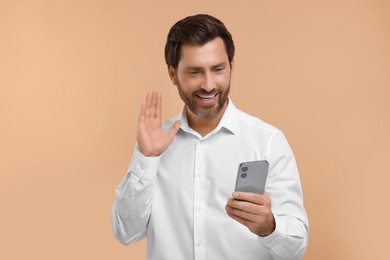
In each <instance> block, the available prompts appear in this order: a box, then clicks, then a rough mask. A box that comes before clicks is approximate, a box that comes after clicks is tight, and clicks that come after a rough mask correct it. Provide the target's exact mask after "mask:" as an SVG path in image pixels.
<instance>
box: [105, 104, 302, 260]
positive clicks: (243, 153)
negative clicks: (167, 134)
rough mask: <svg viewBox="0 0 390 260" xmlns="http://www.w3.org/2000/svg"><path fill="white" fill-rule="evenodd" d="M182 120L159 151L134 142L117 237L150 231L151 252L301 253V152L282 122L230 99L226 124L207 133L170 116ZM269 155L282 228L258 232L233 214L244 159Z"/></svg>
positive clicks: (177, 259) (156, 256)
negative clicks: (153, 153)
mask: <svg viewBox="0 0 390 260" xmlns="http://www.w3.org/2000/svg"><path fill="white" fill-rule="evenodd" d="M177 119H180V120H181V122H182V123H181V126H180V129H179V132H178V133H177V135H176V137H175V139H174V141H173V143H172V144H171V145H170V146H169V148H168V149H167V150H166V151H165V152H164V153H163V154H162V155H161V156H159V157H145V156H143V155H142V154H141V153H140V152H139V151H138V149H137V147H136V149H135V151H134V154H133V157H132V160H131V163H130V167H129V171H128V173H127V175H126V176H125V178H124V179H123V181H122V182H121V184H120V185H119V186H118V187H117V189H116V192H115V194H116V200H115V203H114V206H113V209H112V216H111V218H112V227H113V233H114V235H115V237H116V238H117V239H118V240H119V241H120V242H122V243H123V244H126V245H129V244H132V243H134V242H136V241H138V240H140V239H142V238H144V237H145V236H147V259H148V260H182V259H183V260H189V259H196V260H204V259H209V260H219V259H221V260H222V259H223V260H226V259H233V260H236V259H237V260H241V259H242V260H252V259H253V260H255V259H256V260H268V259H300V258H301V257H302V255H303V254H304V252H305V250H306V247H307V236H308V219H307V215H306V212H305V209H304V207H303V199H302V189H301V184H300V179H299V174H298V170H297V166H296V162H295V158H294V155H293V153H292V151H291V149H290V147H289V145H288V143H287V140H286V139H285V137H284V135H283V134H282V132H281V131H280V130H278V129H277V128H275V127H273V126H271V125H269V124H267V123H265V122H263V121H261V120H260V119H258V118H255V117H252V116H250V115H248V114H245V113H243V112H241V111H240V110H238V109H237V108H236V107H235V106H234V104H233V102H232V101H231V100H229V104H228V107H227V109H226V111H225V113H224V115H223V117H222V119H221V121H220V123H219V125H218V126H217V127H216V128H215V129H214V130H213V131H212V132H210V133H209V134H207V135H206V136H204V137H202V136H201V135H199V134H198V133H197V132H195V131H194V130H192V129H191V128H190V127H189V125H188V121H187V118H186V112H185V110H183V112H182V113H181V114H180V115H178V116H176V117H174V118H172V119H171V120H168V121H166V122H164V124H163V128H164V130H165V131H168V130H169V129H170V127H171V126H172V124H173V122H175V121H176V120H177ZM256 160H267V161H268V162H269V172H268V177H267V182H266V188H265V190H266V192H267V194H268V196H269V197H270V199H271V203H272V212H273V214H274V217H275V222H276V229H275V231H274V232H273V233H272V234H271V235H269V236H267V237H259V236H257V235H255V234H253V233H252V232H251V231H250V230H249V229H248V228H247V227H245V226H244V225H242V224H240V223H239V222H237V221H235V220H234V219H232V218H230V217H229V216H228V215H227V213H226V211H225V205H226V203H227V200H228V199H229V198H230V197H231V195H232V193H233V191H234V187H235V182H236V177H237V169H238V165H239V164H240V163H241V162H247V161H256Z"/></svg>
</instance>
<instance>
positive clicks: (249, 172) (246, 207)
mask: <svg viewBox="0 0 390 260" xmlns="http://www.w3.org/2000/svg"><path fill="white" fill-rule="evenodd" d="M268 167H269V164H268V162H267V161H266V160H261V161H252V162H243V163H241V164H240V165H239V166H238V171H237V180H236V188H235V192H233V194H232V198H230V199H229V200H228V202H227V204H226V207H225V209H226V212H227V214H228V215H229V216H230V217H231V218H233V219H235V220H237V221H238V222H240V223H241V224H243V225H244V226H246V227H247V228H248V229H249V230H250V231H251V232H253V233H255V234H256V235H258V236H268V235H270V234H271V233H272V232H273V231H274V230H275V225H276V224H275V219H274V215H273V214H272V211H271V200H270V198H269V197H268V195H267V193H266V192H265V191H264V190H265V184H266V180H267V175H268Z"/></svg>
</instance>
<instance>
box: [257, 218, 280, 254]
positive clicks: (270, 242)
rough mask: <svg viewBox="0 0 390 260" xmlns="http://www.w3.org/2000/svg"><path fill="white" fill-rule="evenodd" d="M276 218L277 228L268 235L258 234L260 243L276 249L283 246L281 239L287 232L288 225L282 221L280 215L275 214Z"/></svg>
mask: <svg viewBox="0 0 390 260" xmlns="http://www.w3.org/2000/svg"><path fill="white" fill-rule="evenodd" d="M274 218H275V230H274V232H272V233H271V234H270V235H268V236H266V237H261V236H258V239H259V241H260V243H261V244H262V245H263V246H264V247H266V248H269V249H275V248H276V247H279V246H281V244H282V243H281V242H280V241H281V240H282V239H283V238H284V236H285V235H284V234H285V233H286V226H285V224H284V222H283V221H280V219H279V217H278V216H277V215H275V214H274Z"/></svg>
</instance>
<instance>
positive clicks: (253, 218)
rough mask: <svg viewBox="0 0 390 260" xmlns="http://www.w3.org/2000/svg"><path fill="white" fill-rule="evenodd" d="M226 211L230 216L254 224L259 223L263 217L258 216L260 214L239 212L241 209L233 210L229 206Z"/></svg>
mask: <svg viewBox="0 0 390 260" xmlns="http://www.w3.org/2000/svg"><path fill="white" fill-rule="evenodd" d="M225 209H226V212H227V213H229V214H231V215H233V216H236V217H239V218H241V219H244V220H246V221H250V222H253V223H255V222H256V221H258V220H259V218H261V216H260V215H258V214H252V213H248V212H245V211H242V210H239V209H236V208H232V207H229V206H226V207H225Z"/></svg>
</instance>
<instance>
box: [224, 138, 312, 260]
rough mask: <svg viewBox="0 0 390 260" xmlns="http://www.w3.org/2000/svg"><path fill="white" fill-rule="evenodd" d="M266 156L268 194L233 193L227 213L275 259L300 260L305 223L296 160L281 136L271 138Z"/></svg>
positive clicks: (303, 246)
mask: <svg viewBox="0 0 390 260" xmlns="http://www.w3.org/2000/svg"><path fill="white" fill-rule="evenodd" d="M268 155H269V156H268V161H269V163H270V169H269V173H268V179H267V187H266V190H267V192H266V193H265V194H264V195H263V196H260V195H257V194H251V193H244V192H235V193H233V198H230V199H229V201H228V203H227V206H226V210H227V213H228V215H229V216H230V217H232V218H233V219H235V220H237V221H238V222H240V223H242V224H243V225H245V226H246V227H248V229H249V230H250V231H251V232H253V233H255V234H257V235H258V238H259V241H260V243H261V244H262V245H263V246H264V247H265V248H267V249H268V250H269V252H270V254H272V255H273V256H275V257H276V258H277V259H300V258H301V257H302V256H303V255H304V253H305V251H306V247H307V236H308V220H307V215H306V212H305V209H304V207H303V197H302V189H301V184H300V179H299V174H298V170H297V166H296V163H295V158H294V156H293V153H292V151H291V149H290V147H289V145H288V143H287V140H286V139H285V137H284V136H283V134H282V133H281V132H279V133H277V134H275V135H274V137H273V138H272V140H271V143H270V148H269V154H268ZM271 202H272V203H271Z"/></svg>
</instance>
